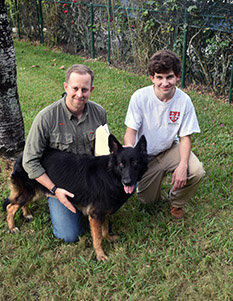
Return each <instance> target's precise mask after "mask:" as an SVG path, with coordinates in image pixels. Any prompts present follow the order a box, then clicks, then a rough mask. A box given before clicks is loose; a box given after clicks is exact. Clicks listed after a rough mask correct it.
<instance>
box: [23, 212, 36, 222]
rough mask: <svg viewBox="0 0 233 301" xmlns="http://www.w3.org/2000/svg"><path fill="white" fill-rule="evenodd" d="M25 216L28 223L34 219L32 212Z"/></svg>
mask: <svg viewBox="0 0 233 301" xmlns="http://www.w3.org/2000/svg"><path fill="white" fill-rule="evenodd" d="M24 218H25V220H26V222H28V223H30V222H31V221H32V220H33V219H34V217H33V215H31V214H29V215H25V216H24Z"/></svg>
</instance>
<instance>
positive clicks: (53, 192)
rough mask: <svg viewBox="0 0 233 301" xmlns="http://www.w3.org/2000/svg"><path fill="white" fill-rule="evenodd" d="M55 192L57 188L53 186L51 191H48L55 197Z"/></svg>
mask: <svg viewBox="0 0 233 301" xmlns="http://www.w3.org/2000/svg"><path fill="white" fill-rule="evenodd" d="M56 190H57V186H56V185H54V186H53V188H52V189H51V190H49V191H50V193H51V194H52V195H55V191H56Z"/></svg>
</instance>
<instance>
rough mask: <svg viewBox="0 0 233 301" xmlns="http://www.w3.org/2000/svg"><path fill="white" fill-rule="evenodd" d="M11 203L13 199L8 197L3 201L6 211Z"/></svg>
mask: <svg viewBox="0 0 233 301" xmlns="http://www.w3.org/2000/svg"><path fill="white" fill-rule="evenodd" d="M10 203H11V201H10V200H9V199H8V198H6V199H4V200H3V202H2V208H3V210H5V211H6V207H7V206H8V205H9V204H10Z"/></svg>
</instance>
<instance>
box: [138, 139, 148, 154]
mask: <svg viewBox="0 0 233 301" xmlns="http://www.w3.org/2000/svg"><path fill="white" fill-rule="evenodd" d="M136 147H137V148H138V149H139V151H140V153H141V154H142V155H143V156H147V141H146V137H145V136H144V135H142V136H141V137H140V139H139V141H138V143H137V145H136Z"/></svg>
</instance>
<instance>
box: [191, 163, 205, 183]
mask: <svg viewBox="0 0 233 301" xmlns="http://www.w3.org/2000/svg"><path fill="white" fill-rule="evenodd" d="M192 173H193V176H194V177H195V178H196V179H198V180H201V179H202V178H203V177H204V176H205V170H204V168H203V164H202V163H201V162H199V164H198V165H196V166H195V169H194V170H193V171H192Z"/></svg>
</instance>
